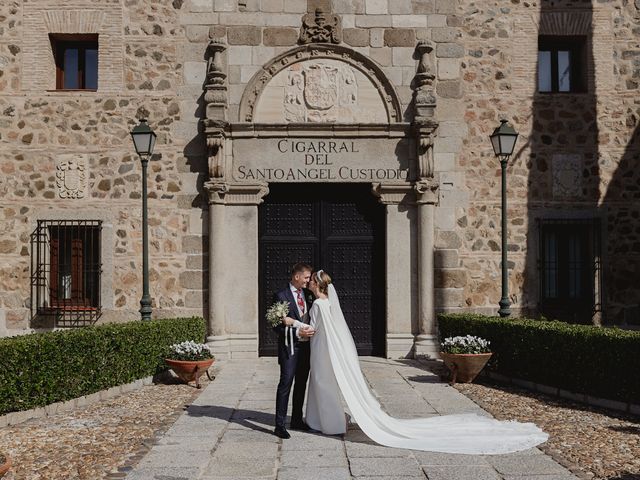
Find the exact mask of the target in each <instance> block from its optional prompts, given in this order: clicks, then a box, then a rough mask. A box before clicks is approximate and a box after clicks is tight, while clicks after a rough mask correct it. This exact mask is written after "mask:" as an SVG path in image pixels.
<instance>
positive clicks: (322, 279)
mask: <svg viewBox="0 0 640 480" xmlns="http://www.w3.org/2000/svg"><path fill="white" fill-rule="evenodd" d="M313 278H314V279H315V281H316V283H317V284H318V288H319V289H320V291H321V292H322V293H324V294H325V295H328V294H329V284H330V283H331V277H330V276H329V274H328V273H327V272H325V271H324V270H318V271H317V272H315V273H314V274H313Z"/></svg>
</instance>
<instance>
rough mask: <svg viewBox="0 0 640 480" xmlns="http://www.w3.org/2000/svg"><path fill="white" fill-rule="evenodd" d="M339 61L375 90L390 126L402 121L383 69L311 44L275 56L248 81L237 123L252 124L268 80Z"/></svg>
mask: <svg viewBox="0 0 640 480" xmlns="http://www.w3.org/2000/svg"><path fill="white" fill-rule="evenodd" d="M321 58H325V59H333V60H340V61H343V62H345V63H347V64H348V65H350V66H352V67H353V68H355V69H357V70H359V71H360V72H362V74H364V75H365V76H366V77H367V78H368V79H369V80H370V81H371V82H372V83H373V85H375V87H376V88H377V90H378V93H379V94H380V97H381V98H382V101H383V103H384V105H385V108H386V111H387V118H388V121H389V123H398V122H401V121H402V109H401V107H400V99H399V97H398V94H397V92H396V91H395V88H394V87H393V85H392V84H391V82H390V81H389V80H388V79H387V77H386V75H385V74H384V72H383V71H382V69H381V68H380V67H379V66H378V65H376V63H375V62H373V60H371V59H370V58H368V57H367V56H365V55H363V54H361V53H359V52H356V51H355V50H352V49H350V48H347V47H344V46H342V45H332V44H321V43H311V44H308V45H301V46H299V47H296V48H294V49H292V50H289V51H287V52H285V53H283V54H281V55H278V56H277V57H275V58H274V59H272V60H271V61H270V62H268V63H267V64H265V65H264V66H263V67H262V68H261V69H260V70H258V72H257V73H256V74H255V75H254V76H253V78H251V80H250V81H249V83H248V84H247V87H246V89H245V91H244V93H243V95H242V100H241V101H240V118H239V121H240V122H249V123H252V122H253V121H254V115H255V109H256V105H257V104H258V101H259V99H260V96H261V95H262V92H263V91H264V89H265V87H266V86H267V85H268V84H269V82H270V81H271V79H273V77H275V76H276V75H277V74H278V73H279V72H281V71H282V70H284V69H285V68H287V67H289V66H291V65H293V64H296V63H300V62H303V61H305V60H309V59H321Z"/></svg>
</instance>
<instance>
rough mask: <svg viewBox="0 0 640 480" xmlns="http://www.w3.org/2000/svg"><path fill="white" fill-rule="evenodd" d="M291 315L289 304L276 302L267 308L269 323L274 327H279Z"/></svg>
mask: <svg viewBox="0 0 640 480" xmlns="http://www.w3.org/2000/svg"><path fill="white" fill-rule="evenodd" d="M288 313H289V302H284V301H282V302H276V303H274V304H273V305H271V306H270V307H269V308H267V315H266V317H267V322H269V325H271V326H272V327H275V326H276V325H278V324H279V323H280V322H281V321H282V319H283V318H284V317H286V316H287V314H288Z"/></svg>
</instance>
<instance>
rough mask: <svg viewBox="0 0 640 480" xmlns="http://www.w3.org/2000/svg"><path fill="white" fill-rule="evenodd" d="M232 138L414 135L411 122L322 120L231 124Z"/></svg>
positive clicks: (230, 135)
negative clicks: (347, 122)
mask: <svg viewBox="0 0 640 480" xmlns="http://www.w3.org/2000/svg"><path fill="white" fill-rule="evenodd" d="M227 128H228V136H229V137H230V138H254V137H255V138H260V137H262V138H276V137H322V138H334V137H344V138H353V137H386V138H405V137H409V136H412V133H413V130H412V129H413V128H414V127H412V125H411V124H409V123H380V124H372V123H367V124H355V125H350V124H322V123H285V124H272V123H230V124H229V125H228V127H227Z"/></svg>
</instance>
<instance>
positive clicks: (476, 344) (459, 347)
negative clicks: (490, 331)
mask: <svg viewBox="0 0 640 480" xmlns="http://www.w3.org/2000/svg"><path fill="white" fill-rule="evenodd" d="M442 351H443V352H444V353H489V352H491V349H490V348H489V340H485V339H484V338H480V337H474V336H473V335H467V336H466V337H447V338H445V339H444V342H442Z"/></svg>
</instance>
